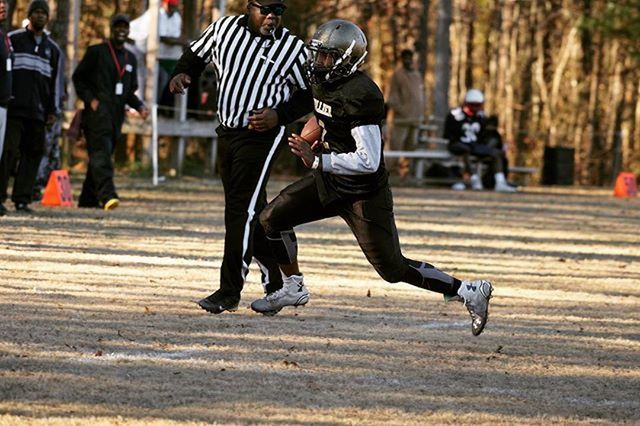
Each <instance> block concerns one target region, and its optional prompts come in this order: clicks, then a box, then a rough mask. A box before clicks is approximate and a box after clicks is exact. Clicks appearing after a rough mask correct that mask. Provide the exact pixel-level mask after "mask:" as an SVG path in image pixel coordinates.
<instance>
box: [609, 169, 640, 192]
mask: <svg viewBox="0 0 640 426" xmlns="http://www.w3.org/2000/svg"><path fill="white" fill-rule="evenodd" d="M613 195H614V196H615V197H621V198H631V197H635V196H637V195H638V187H637V186H636V176H635V175H634V174H633V173H630V172H621V173H620V174H619V175H618V177H617V178H616V186H615V187H614V189H613Z"/></svg>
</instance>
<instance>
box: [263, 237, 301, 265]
mask: <svg viewBox="0 0 640 426" xmlns="http://www.w3.org/2000/svg"><path fill="white" fill-rule="evenodd" d="M267 241H268V242H269V247H271V250H272V251H273V255H274V257H275V258H276V262H278V263H279V264H281V265H283V264H285V265H289V264H291V263H294V262H295V261H296V260H297V259H298V240H297V238H296V234H295V232H294V231H293V229H290V230H287V231H281V232H278V233H273V234H267Z"/></svg>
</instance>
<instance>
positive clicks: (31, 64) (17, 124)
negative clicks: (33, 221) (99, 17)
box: [0, 0, 63, 213]
mask: <svg viewBox="0 0 640 426" xmlns="http://www.w3.org/2000/svg"><path fill="white" fill-rule="evenodd" d="M27 16H28V19H29V24H28V25H27V27H26V28H21V29H19V30H16V31H12V32H11V33H9V38H10V40H11V45H12V47H13V51H14V55H15V56H14V57H15V60H14V62H13V87H12V93H13V97H12V99H11V100H10V101H9V109H8V114H7V115H8V120H7V131H6V140H5V145H4V149H3V154H2V160H0V203H4V201H5V200H6V199H7V186H8V182H9V177H10V176H11V174H12V172H13V171H14V170H16V167H17V172H16V174H15V179H14V182H13V191H12V192H11V201H13V203H14V204H15V207H16V210H17V211H19V212H23V213H33V210H32V209H31V207H29V204H30V203H31V201H32V196H33V187H34V184H35V180H36V175H37V173H38V166H39V165H40V160H41V159H42V154H43V152H44V146H45V126H52V125H53V123H54V122H55V121H56V119H57V116H58V114H59V110H58V108H57V107H58V104H57V101H56V100H57V99H58V98H59V95H58V94H57V93H56V79H57V77H58V72H63V71H62V70H59V69H58V63H59V58H60V54H61V53H60V48H59V47H58V45H57V44H56V43H55V42H54V41H53V40H51V39H50V38H49V37H48V36H47V34H46V33H45V31H44V28H45V26H46V25H47V22H49V5H48V4H47V2H46V1H44V0H33V1H32V2H31V3H30V4H29V7H28V10H27Z"/></svg>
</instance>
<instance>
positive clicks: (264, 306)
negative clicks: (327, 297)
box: [251, 275, 309, 315]
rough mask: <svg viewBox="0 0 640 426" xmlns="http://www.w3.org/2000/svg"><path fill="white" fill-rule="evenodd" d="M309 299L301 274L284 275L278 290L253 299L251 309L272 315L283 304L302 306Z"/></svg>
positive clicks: (283, 305)
mask: <svg viewBox="0 0 640 426" xmlns="http://www.w3.org/2000/svg"><path fill="white" fill-rule="evenodd" d="M308 301H309V290H307V288H306V287H305V286H304V282H303V280H302V275H291V276H290V277H285V278H284V282H283V284H282V288H281V289H280V290H276V291H274V292H273V293H270V294H267V295H266V296H265V297H264V298H262V299H258V300H255V301H254V302H253V303H252V304H251V309H253V310H254V311H256V312H260V313H261V314H265V315H274V314H275V313H277V312H278V311H279V310H280V309H282V308H284V307H285V306H302V305H306V304H307V302H308Z"/></svg>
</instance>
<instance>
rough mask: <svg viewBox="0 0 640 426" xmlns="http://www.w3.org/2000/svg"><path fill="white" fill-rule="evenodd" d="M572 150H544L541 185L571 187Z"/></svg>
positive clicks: (553, 148) (548, 147)
mask: <svg viewBox="0 0 640 426" xmlns="http://www.w3.org/2000/svg"><path fill="white" fill-rule="evenodd" d="M574 153H575V150H574V149H573V148H562V147H551V146H547V147H545V148H544V166H543V167H542V184H543V185H573V171H574V163H573V157H574Z"/></svg>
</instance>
